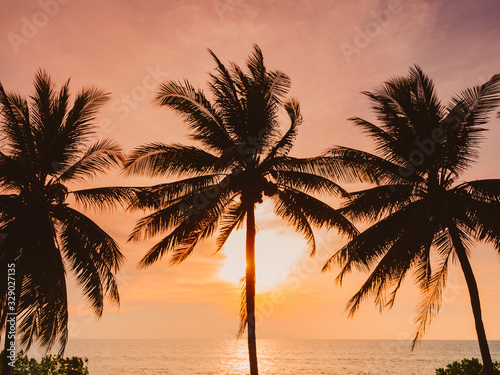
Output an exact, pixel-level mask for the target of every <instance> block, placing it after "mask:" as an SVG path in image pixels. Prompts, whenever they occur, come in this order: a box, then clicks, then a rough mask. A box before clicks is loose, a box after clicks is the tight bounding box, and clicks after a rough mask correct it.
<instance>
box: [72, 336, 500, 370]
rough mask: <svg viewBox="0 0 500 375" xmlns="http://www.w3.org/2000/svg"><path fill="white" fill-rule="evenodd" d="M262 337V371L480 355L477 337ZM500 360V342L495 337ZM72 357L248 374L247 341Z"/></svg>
mask: <svg viewBox="0 0 500 375" xmlns="http://www.w3.org/2000/svg"><path fill="white" fill-rule="evenodd" d="M410 344H411V343H410V341H399V340H266V339H263V340H258V341H257V348H258V357H259V374H261V375H313V374H314V375H337V374H339V375H340V374H342V375H351V374H353V375H354V374H356V375H361V374H374V375H375V374H377V375H379V374H387V375H434V373H435V371H434V370H435V369H436V368H437V367H445V366H446V364H448V363H450V362H452V361H454V360H461V359H462V358H465V357H467V358H471V357H477V358H480V354H479V348H478V344H477V342H476V341H432V340H424V341H422V342H421V343H420V344H419V345H418V346H417V348H416V349H415V350H414V351H413V352H412V351H411V349H410ZM490 349H491V353H492V357H493V359H494V360H495V359H496V360H500V341H490ZM65 355H66V356H73V355H77V356H84V357H87V358H88V359H89V370H90V375H132V374H134V375H167V374H168V375H244V374H248V373H249V371H248V354H247V348H246V340H244V339H242V340H228V341H223V340H76V339H74V340H70V341H69V343H68V346H67V350H66V353H65Z"/></svg>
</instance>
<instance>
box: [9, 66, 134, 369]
mask: <svg viewBox="0 0 500 375" xmlns="http://www.w3.org/2000/svg"><path fill="white" fill-rule="evenodd" d="M108 98H109V95H108V94H107V93H105V92H103V91H101V90H99V89H97V88H88V89H82V90H81V91H80V92H79V93H78V94H77V95H76V97H75V98H74V102H73V104H72V105H70V93H69V80H68V81H67V82H66V83H65V84H64V85H63V86H62V87H61V88H60V90H58V91H57V90H56V88H55V85H54V84H53V82H52V80H51V78H50V77H49V75H48V74H47V73H46V72H45V71H42V70H39V71H38V72H37V73H36V76H35V80H34V93H33V95H32V96H30V98H29V99H28V100H26V99H24V98H22V97H21V96H19V95H16V94H11V93H6V92H5V90H4V88H3V86H2V85H1V84H0V110H1V119H2V122H1V138H0V230H1V233H2V235H1V236H0V269H1V272H2V277H1V278H0V307H1V312H0V328H1V329H2V330H3V331H4V332H6V329H9V332H11V331H10V329H11V328H12V327H13V328H14V329H16V326H17V331H16V332H15V333H16V336H19V337H20V344H21V347H23V348H25V349H28V348H29V347H30V346H31V345H32V343H34V342H35V341H38V343H39V344H41V345H42V346H44V347H46V348H47V350H48V349H50V348H51V347H53V345H54V344H55V343H56V342H58V343H59V346H60V350H59V351H60V353H62V352H63V351H64V348H65V345H66V341H67V339H68V302H67V291H66V271H67V270H70V271H71V272H72V273H73V275H74V276H75V278H76V281H77V283H78V284H79V285H80V287H81V288H82V291H83V294H84V295H85V297H86V298H87V300H88V301H89V303H90V305H91V307H92V310H93V312H94V313H95V314H96V315H97V316H100V315H101V314H102V312H103V304H104V299H105V298H108V299H109V300H110V301H111V302H113V303H116V304H118V303H119V295H118V287H117V283H116V279H115V273H116V272H117V271H118V269H119V267H120V265H121V264H122V262H123V259H124V258H123V255H122V254H121V252H120V250H119V247H118V244H117V243H116V242H115V241H114V240H113V239H112V238H111V237H110V236H109V235H108V234H107V233H106V232H105V231H104V230H102V229H101V228H100V227H99V226H98V225H97V224H96V223H94V222H93V221H92V220H91V219H90V218H89V217H87V216H85V215H84V214H83V213H81V212H80V211H78V210H77V209H75V208H73V207H72V204H70V202H74V200H75V199H76V200H77V201H81V202H82V203H84V204H85V203H89V202H90V203H96V202H97V203H99V202H100V205H101V206H102V205H105V204H106V203H109V202H111V201H116V200H118V201H119V200H120V198H119V197H122V198H123V197H124V196H125V195H126V193H127V190H126V189H122V190H120V189H118V190H117V189H113V188H110V189H108V188H97V189H87V190H77V191H71V190H70V187H71V185H72V184H74V183H75V182H85V181H88V180H89V179H91V178H92V177H94V176H96V175H98V174H101V173H104V172H106V171H107V170H108V169H109V168H111V167H120V166H121V165H122V162H123V159H124V157H123V155H122V152H121V150H120V147H119V146H117V145H116V144H115V143H114V142H112V141H110V140H101V141H97V142H95V143H93V144H91V145H89V142H92V139H91V138H92V137H93V136H94V135H95V130H94V127H93V125H92V122H93V121H94V120H95V117H96V114H97V112H98V110H99V108H100V107H101V106H102V105H103V104H104V103H105V102H106V101H107V100H108ZM70 197H72V198H71V199H70ZM89 200H90V201H89ZM12 264H13V265H14V266H12ZM11 267H15V276H12V277H14V278H15V280H13V279H12V278H11V280H13V281H15V290H14V289H13V288H12V284H11V285H10V288H9V285H8V282H7V280H8V275H7V273H8V269H10V268H11ZM9 291H10V292H11V293H9ZM14 291H15V295H13V293H14ZM12 296H14V298H8V297H12ZM12 301H14V303H12ZM8 313H17V324H16V323H14V324H13V326H12V324H10V323H9V326H8V327H7V326H6V320H7V318H11V317H12V316H11V315H8ZM4 334H5V333H4ZM9 341H10V340H7V339H5V344H6V349H7V343H8V342H9ZM6 354H7V353H6ZM10 371H12V367H11V366H8V365H7V364H6V358H4V366H3V371H2V374H7V373H10Z"/></svg>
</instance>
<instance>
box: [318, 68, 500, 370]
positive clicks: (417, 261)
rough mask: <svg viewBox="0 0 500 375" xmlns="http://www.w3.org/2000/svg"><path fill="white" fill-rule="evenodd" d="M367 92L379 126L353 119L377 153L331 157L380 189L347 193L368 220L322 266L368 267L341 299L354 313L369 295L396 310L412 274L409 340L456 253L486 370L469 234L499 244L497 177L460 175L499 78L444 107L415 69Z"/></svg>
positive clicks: (359, 216)
mask: <svg viewBox="0 0 500 375" xmlns="http://www.w3.org/2000/svg"><path fill="white" fill-rule="evenodd" d="M364 94H365V95H366V96H368V98H369V99H370V101H371V103H372V108H373V110H374V112H375V113H376V116H377V120H378V125H376V124H374V123H371V122H368V121H366V120H363V119H360V118H352V119H351V120H352V121H353V122H354V123H355V124H356V125H357V126H359V127H360V128H361V129H362V130H363V131H364V132H365V133H367V134H368V136H369V137H370V138H371V139H372V140H373V141H374V143H375V146H376V149H375V153H368V152H364V151H359V150H354V149H349V148H342V147H337V148H333V149H331V150H330V151H329V155H331V156H334V157H341V158H343V159H344V168H351V169H353V170H357V171H358V173H359V174H360V175H362V174H365V175H366V176H367V177H370V179H371V180H374V179H378V181H379V184H378V186H376V187H372V188H368V189H365V190H362V191H358V192H355V193H352V194H351V195H350V197H349V198H348V200H347V202H346V204H345V206H344V207H343V209H342V212H343V213H344V214H345V215H346V216H347V217H348V218H350V219H353V220H365V221H368V222H370V223H373V225H371V226H370V227H369V228H368V229H366V230H364V231H363V232H362V233H360V234H359V235H358V236H356V237H355V238H354V239H353V240H351V241H350V242H348V243H347V244H346V245H345V246H344V247H343V248H342V249H341V250H340V251H338V252H337V253H336V254H335V255H334V256H333V257H332V258H331V259H330V260H329V261H328V262H327V263H326V264H325V267H324V270H327V269H330V268H331V267H332V266H333V265H334V264H337V265H339V266H340V267H341V271H340V274H339V275H338V277H337V281H339V282H340V283H341V282H342V279H343V277H344V275H345V274H346V273H348V272H350V271H351V270H352V269H353V268H356V269H358V270H361V271H366V272H371V273H370V276H369V277H368V279H367V280H366V282H365V283H364V284H363V286H362V287H361V289H360V290H359V291H358V292H357V293H356V294H355V295H354V296H353V297H352V298H351V299H350V301H349V303H348V305H347V309H348V310H349V315H350V316H352V315H353V314H354V313H355V312H356V311H357V310H358V308H359V305H360V303H361V302H362V301H363V300H365V299H367V298H368V297H371V296H374V300H375V303H376V305H378V307H379V308H380V309H381V310H382V309H384V308H390V307H392V305H393V303H394V300H395V297H396V293H397V291H398V289H399V288H400V286H401V283H402V281H403V279H404V277H405V276H406V275H407V274H408V273H411V274H412V275H413V276H414V279H415V283H416V284H417V285H418V287H419V289H420V291H421V295H422V297H421V299H420V300H419V305H418V314H417V317H416V320H415V323H416V324H417V330H416V335H415V339H414V342H413V346H414V345H415V343H416V342H417V340H418V339H420V338H421V337H422V335H423V334H424V332H425V331H426V329H427V328H428V325H429V324H430V322H431V320H432V319H433V318H434V317H435V316H436V315H437V314H438V312H439V308H440V305H441V301H442V294H443V291H444V289H445V286H446V276H447V272H448V268H449V266H450V260H452V259H456V260H458V263H459V264H460V267H461V269H462V271H463V274H464V276H465V280H466V283H467V287H468V290H469V294H470V300H471V305H472V310H473V314H474V319H475V325H476V331H477V335H478V339H479V346H480V349H481V354H482V357H483V363H484V365H485V369H486V373H487V374H492V362H491V356H490V352H489V349H488V342H487V340H486V334H485V330H484V326H483V321H482V318H481V305H480V300H479V292H478V287H477V284H476V279H475V277H474V274H473V272H472V268H471V265H470V262H469V256H470V254H471V250H472V246H473V242H474V241H484V242H487V243H490V244H492V245H493V246H494V247H495V248H496V249H497V250H500V224H499V223H500V180H499V179H491V180H476V181H469V182H463V181H461V177H462V175H463V174H464V172H465V171H466V170H467V169H468V168H469V167H470V166H471V165H472V164H473V163H474V162H475V161H476V160H477V157H478V148H479V144H480V141H481V140H482V139H483V134H484V131H485V129H484V128H483V126H484V125H485V124H486V123H487V120H488V116H489V114H490V113H491V112H492V111H493V110H494V109H495V107H496V106H497V105H498V104H499V102H500V75H495V76H493V77H492V78H491V79H490V80H489V81H488V82H486V83H485V84H483V85H481V86H477V87H473V88H469V89H467V90H464V91H462V92H461V93H460V94H458V95H456V96H455V97H453V99H452V100H451V103H450V104H449V105H448V106H447V107H445V106H444V105H442V104H441V102H440V101H439V99H438V98H437V96H436V93H435V89H434V84H433V82H432V80H431V79H429V78H428V77H427V76H426V75H425V74H424V73H423V72H422V71H421V69H420V68H419V67H418V66H415V67H413V68H411V69H410V71H409V74H408V75H407V76H405V77H396V78H393V79H391V80H389V81H388V82H386V83H384V84H383V85H382V86H381V87H380V88H379V89H377V90H376V91H374V92H365V93H364Z"/></svg>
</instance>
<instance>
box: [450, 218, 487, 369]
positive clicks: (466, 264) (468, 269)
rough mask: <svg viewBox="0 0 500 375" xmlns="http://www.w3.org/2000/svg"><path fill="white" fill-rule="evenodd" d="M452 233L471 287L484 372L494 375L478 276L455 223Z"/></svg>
mask: <svg viewBox="0 0 500 375" xmlns="http://www.w3.org/2000/svg"><path fill="white" fill-rule="evenodd" d="M450 234H451V238H452V241H453V246H454V247H455V252H456V254H457V256H458V260H459V262H460V266H461V267H462V272H463V273H464V276H465V281H466V282H467V288H468V289H469V297H470V303H471V306H472V313H473V314H474V321H475V323H476V332H477V339H478V341H479V349H480V350H481V357H482V359H483V365H484V374H485V375H493V362H492V360H491V354H490V348H489V346H488V340H487V339H486V331H485V330H484V324H483V318H482V316H481V302H480V301H479V290H478V288H477V283H476V278H475V277H474V273H473V272H472V267H471V265H470V262H469V258H468V257H467V252H466V250H465V247H464V245H463V243H462V241H461V239H460V237H459V236H458V231H457V228H456V227H455V226H454V225H453V226H450Z"/></svg>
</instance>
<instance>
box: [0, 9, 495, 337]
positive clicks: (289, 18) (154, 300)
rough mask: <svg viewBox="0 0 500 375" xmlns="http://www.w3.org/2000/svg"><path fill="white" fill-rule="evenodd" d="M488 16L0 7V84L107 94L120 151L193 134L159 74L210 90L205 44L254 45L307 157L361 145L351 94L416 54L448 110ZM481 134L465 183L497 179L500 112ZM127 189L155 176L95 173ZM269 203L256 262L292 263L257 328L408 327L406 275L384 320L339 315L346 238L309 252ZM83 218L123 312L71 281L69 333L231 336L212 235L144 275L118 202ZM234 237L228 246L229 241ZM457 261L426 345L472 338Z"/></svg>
mask: <svg viewBox="0 0 500 375" xmlns="http://www.w3.org/2000/svg"><path fill="white" fill-rule="evenodd" d="M498 16H500V4H499V3H498V1H493V0H490V1H488V0H481V1H475V2H469V1H466V0H459V1H454V2H444V1H443V2H437V1H418V0H413V1H404V2H403V1H397V0H395V1H380V2H376V1H372V0H366V1H362V0H356V1H347V0H343V1H335V2H334V1H320V0H312V1H293V2H292V1H285V0H278V1H273V2H272V4H270V2H265V1H249V0H215V1H205V2H201V1H160V0H153V1H147V2H140V1H137V0H136V1H119V0H113V1H106V2H99V1H96V0H90V1H82V0H40V1H39V2H37V1H29V2H28V1H25V2H5V1H4V2H2V3H0V30H1V32H0V35H2V38H1V39H0V53H1V54H0V56H1V64H0V81H1V82H2V83H3V85H4V87H5V88H6V89H7V90H9V91H18V92H20V93H22V94H24V95H27V94H29V93H30V92H31V86H32V79H33V76H34V73H35V71H36V69H37V68H39V67H42V68H44V69H46V70H47V71H48V72H49V73H50V74H51V75H52V76H53V78H54V79H55V80H56V82H57V83H58V84H61V83H62V82H63V81H64V80H66V79H67V78H68V77H71V78H72V84H71V87H72V89H73V92H75V91H77V90H78V89H79V88H80V87H81V86H82V85H97V86H99V87H101V88H103V89H106V90H109V91H111V92H112V94H113V99H112V100H111V102H110V103H109V104H108V105H107V106H106V107H105V108H104V110H103V111H102V113H101V116H100V118H99V121H98V124H100V126H101V133H102V135H103V136H106V137H112V138H114V139H115V140H116V141H118V142H119V143H121V144H122V145H123V146H124V148H125V149H126V150H127V151H128V150H130V149H132V148H133V147H134V146H137V145H139V144H142V143H146V142H152V141H163V142H165V143H171V142H186V141H187V140H186V137H185V132H186V128H185V127H184V126H183V124H182V122H181V121H180V120H179V119H178V118H177V117H175V116H174V115H173V114H172V113H170V112H168V111H167V110H165V109H163V108H161V109H159V108H156V107H155V106H154V105H152V104H151V98H152V97H153V95H154V92H155V87H156V85H157V83H158V82H160V81H162V80H166V79H183V78H188V79H189V80H190V81H191V82H192V83H193V84H195V85H196V86H200V87H206V86H205V82H206V80H207V77H208V76H207V72H210V71H211V70H212V69H213V67H214V64H213V62H212V61H211V58H210V56H209V54H208V53H207V51H206V49H207V48H210V49H212V50H213V51H214V52H215V53H216V54H217V55H218V56H219V57H220V58H221V59H222V60H223V61H228V60H231V61H235V62H237V63H240V64H242V63H243V62H244V59H245V57H246V56H247V55H248V54H249V53H250V51H251V49H252V44H253V43H257V44H259V46H260V47H261V48H262V50H263V52H264V56H265V59H266V61H267V66H268V67H269V68H271V69H280V70H283V71H284V72H286V73H287V74H288V75H289V76H290V77H291V79H292V90H291V93H290V94H291V96H294V97H297V98H299V100H300V102H301V107H302V112H303V115H304V119H305V123H304V125H303V126H302V127H301V129H300V130H301V132H299V137H298V140H297V143H296V148H295V149H294V155H296V156H306V155H307V156H311V155H315V154H318V153H320V152H321V151H323V150H324V149H325V148H327V147H330V146H333V145H345V146H350V147H356V148H364V149H370V145H369V143H368V142H367V141H366V139H365V138H364V136H362V134H361V133H360V132H359V131H358V130H357V129H356V128H355V127H353V126H352V125H351V124H350V123H349V122H348V121H346V118H348V117H350V116H360V117H365V118H369V119H370V118H372V117H371V114H370V111H369V104H368V102H367V101H366V100H365V99H364V97H363V96H362V95H360V94H359V92H360V91H362V90H370V89H373V88H375V87H376V86H377V85H378V84H379V83H381V82H382V81H383V80H385V79H387V78H389V77H391V76H393V75H397V74H405V73H406V72H407V70H408V67H409V66H411V65H412V64H414V63H417V64H419V65H420V66H421V67H422V68H423V70H424V72H426V74H428V75H429V76H430V77H431V78H433V79H434V81H435V83H436V86H437V90H438V93H439V95H440V97H441V98H442V100H443V102H445V103H446V102H447V100H448V99H449V97H450V96H451V95H452V94H453V93H454V92H458V91H460V90H462V89H464V88H466V87H468V86H472V85H477V84H481V83H484V82H485V81H486V80H487V79H489V78H490V77H491V75H492V74H494V73H500V65H499V62H500V28H499V27H498ZM361 33H368V34H369V35H368V36H367V35H366V34H365V36H361ZM489 128H490V129H491V130H490V131H489V132H488V134H487V140H486V141H485V142H484V145H483V148H482V150H481V158H480V161H479V163H478V164H477V165H476V166H475V167H474V168H473V169H472V170H471V171H470V172H469V173H468V175H467V176H466V177H467V178H468V179H476V178H500V173H499V170H498V161H497V159H498V157H499V156H500V154H499V151H498V144H499V142H500V121H499V120H498V119H492V120H491V122H490V124H489ZM133 183H144V184H148V183H150V181H148V180H146V179H136V180H126V179H124V178H122V177H119V176H118V174H117V173H115V174H113V175H111V176H108V177H105V178H102V179H100V180H99V181H96V184H116V185H122V184H129V185H130V184H133ZM346 188H348V189H350V188H352V187H349V186H346ZM267 207H268V206H266V205H264V207H262V209H261V210H260V211H259V214H258V216H257V225H258V227H259V230H260V233H259V235H261V236H263V237H264V238H273V236H274V237H276V239H275V240H272V239H269V243H268V244H267V245H266V246H264V245H263V246H261V248H258V249H257V252H258V253H259V251H260V254H261V257H262V258H261V259H262V263H265V262H267V263H268V264H271V265H273V264H275V265H277V264H278V263H282V262H281V261H280V260H281V259H290V261H289V262H288V263H286V262H285V263H284V264H285V269H284V270H283V269H281V268H280V270H279V272H281V273H283V272H285V271H286V270H288V273H289V274H288V275H284V276H283V277H284V281H283V282H281V283H278V284H275V285H274V287H273V288H271V289H268V291H267V292H265V293H261V294H260V295H259V296H258V304H259V301H260V306H261V310H260V311H259V312H258V314H260V315H258V316H260V319H258V322H259V326H258V337H261V338H266V337H267V338H339V339H340V338H342V339H358V338H367V339H376V338H384V339H397V338H409V337H410V336H411V335H412V333H413V330H414V327H413V326H412V325H411V319H412V315H413V314H414V311H415V306H416V303H417V299H418V292H417V291H416V288H415V287H413V285H412V282H411V278H408V280H407V282H406V285H405V286H404V287H403V289H402V290H401V291H400V297H399V300H397V302H396V305H395V307H394V309H393V310H392V311H389V312H385V313H384V314H383V315H379V314H378V311H377V310H376V309H375V307H374V306H373V305H372V304H371V303H366V304H365V305H363V306H362V308H361V311H360V312H359V314H358V315H357V316H356V317H355V318H354V319H351V320H348V319H347V316H346V314H345V313H343V309H344V306H345V303H346V302H347V300H348V299H349V297H350V296H351V295H352V294H353V293H354V292H355V291H356V290H357V288H358V287H359V286H360V283H361V282H362V280H363V278H364V277H365V275H360V274H354V275H351V276H350V277H348V278H347V279H346V282H345V284H344V286H343V287H342V288H340V287H338V286H335V285H334V283H333V279H334V276H335V273H328V274H320V273H319V270H320V268H321V266H322V263H323V261H324V259H326V258H327V256H328V254H332V253H333V252H334V251H335V250H336V249H338V248H340V246H341V245H342V244H343V240H342V239H341V238H338V237H337V236H336V234H335V233H334V232H328V233H326V232H325V233H323V232H321V233H319V234H318V238H319V241H318V242H319V244H320V248H321V249H322V251H320V254H319V255H318V257H317V259H313V260H310V259H309V258H307V256H306V252H305V247H306V245H305V242H304V241H302V240H301V239H300V237H297V235H295V234H294V233H293V231H292V230H291V229H287V228H286V227H285V226H283V224H281V223H280V222H279V220H278V219H276V218H274V217H273V216H272V215H271V213H270V211H269V209H268V208H267ZM92 215H93V217H95V219H96V221H98V222H99V223H100V224H101V225H102V226H103V227H104V228H105V229H106V230H108V231H109V233H111V234H112V235H113V236H114V237H115V238H116V239H117V240H118V241H119V242H120V244H121V245H122V250H123V252H124V254H125V255H126V257H127V262H126V264H125V266H124V269H123V271H122V273H121V275H120V294H121V300H122V303H121V308H120V310H119V311H117V309H116V308H114V307H112V306H108V307H107V308H106V312H105V314H104V316H103V317H102V318H101V320H100V321H99V322H97V323H96V322H95V319H94V318H93V317H90V313H89V312H88V310H87V309H86V304H85V301H84V299H83V297H81V295H80V292H79V290H78V289H77V288H76V287H75V286H74V284H73V285H72V286H71V288H72V289H71V292H70V302H71V315H70V321H71V323H70V330H71V337H73V338H122V337H123V338H224V337H233V336H234V334H235V333H236V329H237V315H238V304H239V302H238V298H239V290H238V287H237V285H235V284H234V283H231V282H230V281H227V279H224V278H223V277H222V276H221V273H222V271H221V270H222V269H224V264H225V262H228V261H230V259H232V257H233V256H234V255H233V254H234V253H235V252H237V251H238V249H239V248H238V249H236V250H235V249H233V250H231V249H226V252H227V254H228V255H227V258H226V256H225V255H224V254H223V253H220V254H217V255H215V256H212V253H213V242H212V241H207V242H205V243H204V244H203V245H202V246H200V247H199V248H198V249H197V251H196V254H194V255H193V256H192V257H191V258H190V259H188V260H187V261H186V262H185V263H183V264H182V265H180V266H177V267H173V268H171V267H169V266H168V262H167V261H166V260H164V261H162V262H159V263H157V264H156V265H154V266H152V267H151V268H150V269H148V270H145V271H144V270H143V271H138V270H137V269H136V264H137V261H138V260H139V259H140V258H141V257H142V255H143V254H144V253H145V251H146V249H147V248H148V246H150V245H151V244H152V242H142V243H139V244H130V243H126V237H127V235H128V232H129V231H130V230H131V228H132V226H133V223H134V220H135V219H137V217H138V216H137V215H135V216H134V215H131V214H125V213H123V212H122V211H120V210H118V211H117V212H115V213H112V214H102V215H95V214H92ZM238 235H239V234H237V236H238ZM266 236H267V237H266ZM286 239H288V240H290V239H295V241H293V242H292V243H293V244H294V245H293V246H286V248H285V247H284V246H280V245H282V244H283V243H285V242H286ZM290 241H291V240H290ZM231 246H234V247H235V248H236V247H237V246H238V245H237V242H234V244H233V245H231ZM264 247H265V248H264ZM477 250H478V251H477V252H475V253H474V255H473V257H472V260H471V261H472V264H473V268H474V269H475V270H476V276H477V279H478V284H479V287H480V293H481V299H482V303H483V314H484V322H485V326H486V330H487V333H488V337H489V338H490V339H500V325H499V324H498V318H497V317H498V314H499V313H500V298H499V297H500V292H499V289H498V287H497V286H498V285H500V272H499V270H500V264H498V254H495V253H494V251H493V250H492V249H491V248H489V247H487V246H479V247H478V249H477ZM257 256H259V254H258V255H257ZM231 261H232V262H235V261H234V259H233V260H231ZM273 262H274V263H273ZM283 262H284V261H283ZM457 268H458V267H456V266H455V267H454V269H453V270H452V271H451V272H450V275H449V283H448V285H449V290H448V292H447V294H446V295H445V302H444V307H443V309H442V312H441V314H440V316H439V317H438V318H437V319H436V320H435V321H434V323H433V325H432V326H431V329H430V331H429V333H428V334H427V335H426V336H425V338H427V339H475V331H474V323H473V318H472V313H471V309H470V306H469V301H468V295H467V292H466V287H465V282H464V279H463V277H462V276H461V274H460V272H459V270H458V269H457ZM265 272H267V273H269V274H271V273H273V272H274V271H273V269H272V268H271V269H270V270H269V271H267V270H266V271H265Z"/></svg>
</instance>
